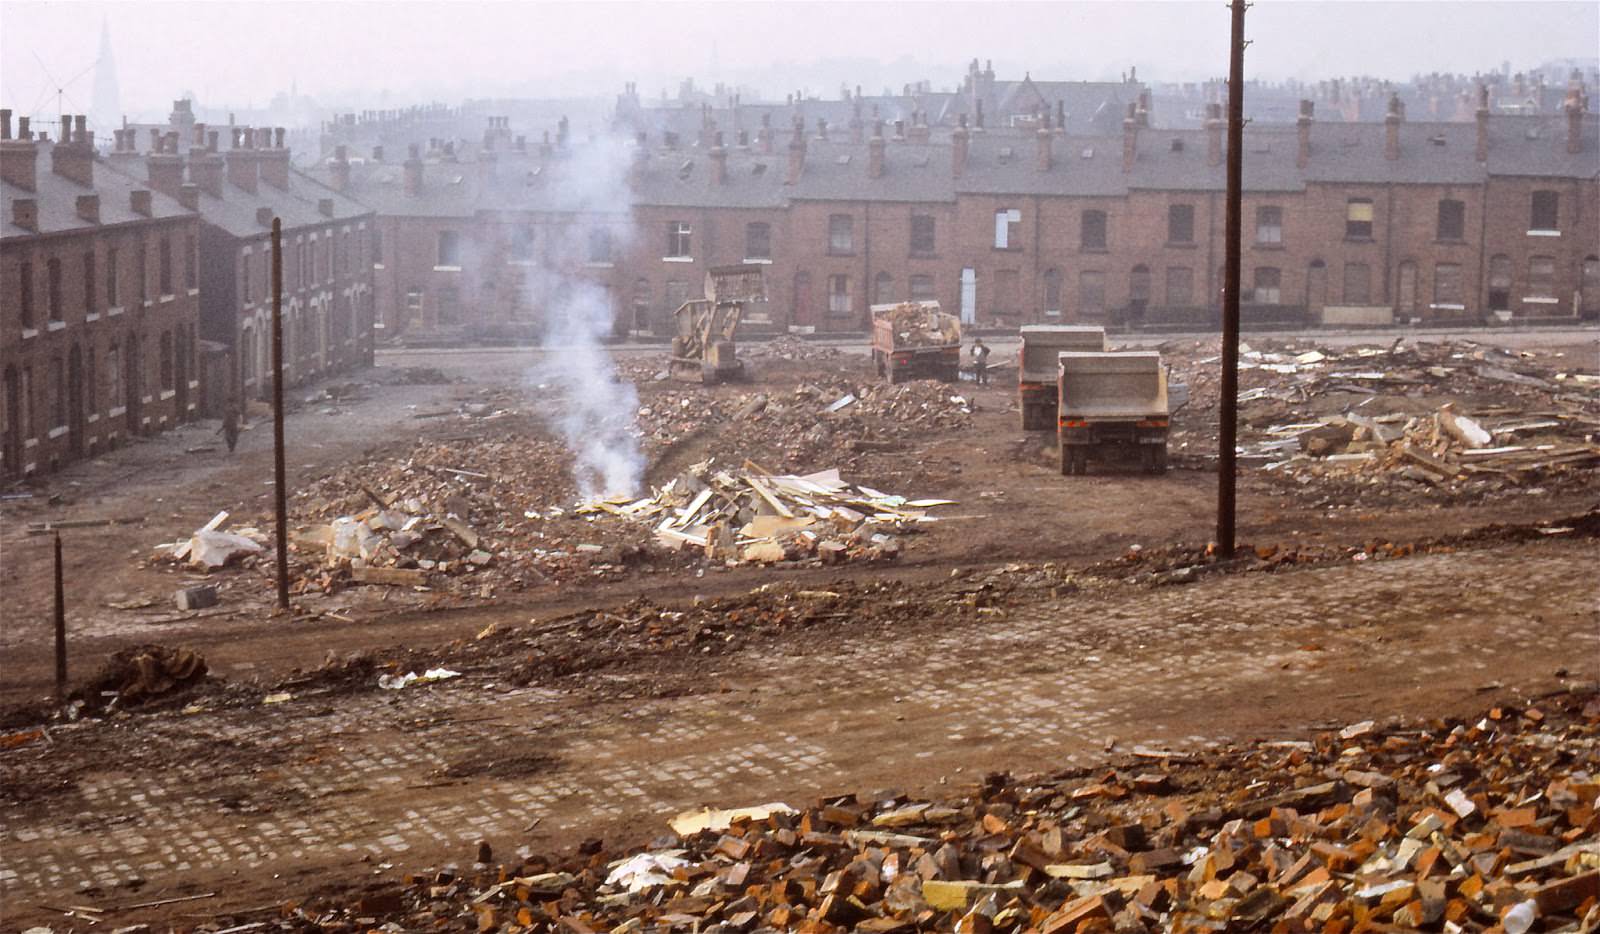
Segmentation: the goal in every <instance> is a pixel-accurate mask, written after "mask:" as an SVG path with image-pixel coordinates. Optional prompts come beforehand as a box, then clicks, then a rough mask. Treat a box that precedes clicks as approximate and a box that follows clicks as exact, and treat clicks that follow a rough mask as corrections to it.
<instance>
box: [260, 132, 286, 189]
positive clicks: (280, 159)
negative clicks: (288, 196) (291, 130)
mask: <svg viewBox="0 0 1600 934" xmlns="http://www.w3.org/2000/svg"><path fill="white" fill-rule="evenodd" d="M283 132H284V131H283V127H281V126H280V127H276V128H273V127H268V128H265V129H263V130H262V131H261V141H262V151H261V155H260V157H259V158H260V161H261V180H262V181H264V182H266V183H267V184H269V185H271V186H272V187H274V188H278V189H287V188H288V187H289V150H288V149H287V148H286V147H285V146H284V145H283Z"/></svg>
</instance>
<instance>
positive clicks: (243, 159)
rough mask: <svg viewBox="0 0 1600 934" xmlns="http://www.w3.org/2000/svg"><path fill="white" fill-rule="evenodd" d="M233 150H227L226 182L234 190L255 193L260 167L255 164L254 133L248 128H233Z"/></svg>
mask: <svg viewBox="0 0 1600 934" xmlns="http://www.w3.org/2000/svg"><path fill="white" fill-rule="evenodd" d="M233 133H234V141H233V148H232V149H230V150H228V153H227V161H228V182H229V183H230V184H232V185H233V186H234V187H236V188H240V189H243V190H244V191H248V192H249V193H251V194H255V193H256V182H257V181H259V180H260V177H261V175H260V172H261V169H260V166H259V165H258V164H257V162H256V150H255V144H256V139H255V131H254V130H252V129H250V128H249V127H235V128H234V131H233Z"/></svg>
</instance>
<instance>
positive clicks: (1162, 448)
mask: <svg viewBox="0 0 1600 934" xmlns="http://www.w3.org/2000/svg"><path fill="white" fill-rule="evenodd" d="M1058 360H1059V361H1060V362H1059V369H1058V371H1057V372H1058V379H1059V384H1058V389H1059V393H1060V395H1059V397H1058V398H1059V406H1060V408H1059V414H1058V415H1057V422H1058V424H1059V426H1060V427H1059V431H1060V441H1061V472H1062V473H1063V474H1075V473H1076V474H1081V473H1087V472H1088V465H1089V456H1090V454H1093V455H1094V456H1095V457H1097V458H1100V457H1106V456H1107V455H1114V454H1117V453H1122V454H1128V453H1132V452H1133V451H1137V452H1138V458H1139V461H1140V463H1141V465H1142V466H1143V467H1144V469H1145V470H1147V471H1149V472H1151V473H1161V472H1163V471H1165V470H1166V469H1167V419H1168V416H1169V410H1168V406H1167V370H1166V367H1164V366H1162V365H1161V354H1160V353H1158V352H1156V351H1154V350H1124V351H1113V352H1104V353H1091V352H1078V351H1069V352H1066V353H1063V354H1060V355H1059V357H1058Z"/></svg>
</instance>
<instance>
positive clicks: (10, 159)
mask: <svg viewBox="0 0 1600 934" xmlns="http://www.w3.org/2000/svg"><path fill="white" fill-rule="evenodd" d="M4 114H5V120H4V123H5V136H4V137H3V138H0V179H4V180H5V183H6V184H7V185H15V186H16V187H18V188H21V189H22V190H23V191H33V190H35V188H36V187H37V186H38V181H39V180H38V176H37V174H36V172H37V169H36V163H37V161H38V158H39V147H38V146H37V145H35V144H34V142H33V133H32V132H30V131H29V130H28V118H27V117H18V118H17V135H16V138H15V139H13V138H12V136H11V111H9V110H7V111H5V112H4ZM17 200H29V201H31V200H32V199H17ZM33 210H34V211H35V212H36V214H35V216H37V210H38V205H37V203H35V204H34V207H33ZM18 226H21V225H18Z"/></svg>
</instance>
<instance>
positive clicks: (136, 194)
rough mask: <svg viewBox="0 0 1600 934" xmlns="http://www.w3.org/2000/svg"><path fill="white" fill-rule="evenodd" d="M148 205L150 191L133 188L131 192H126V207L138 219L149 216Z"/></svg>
mask: <svg viewBox="0 0 1600 934" xmlns="http://www.w3.org/2000/svg"><path fill="white" fill-rule="evenodd" d="M150 203H151V199H150V189H148V188H135V189H134V190H133V191H130V192H128V207H129V208H131V209H132V210H133V213H135V214H138V215H139V216H140V217H149V216H150Z"/></svg>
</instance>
